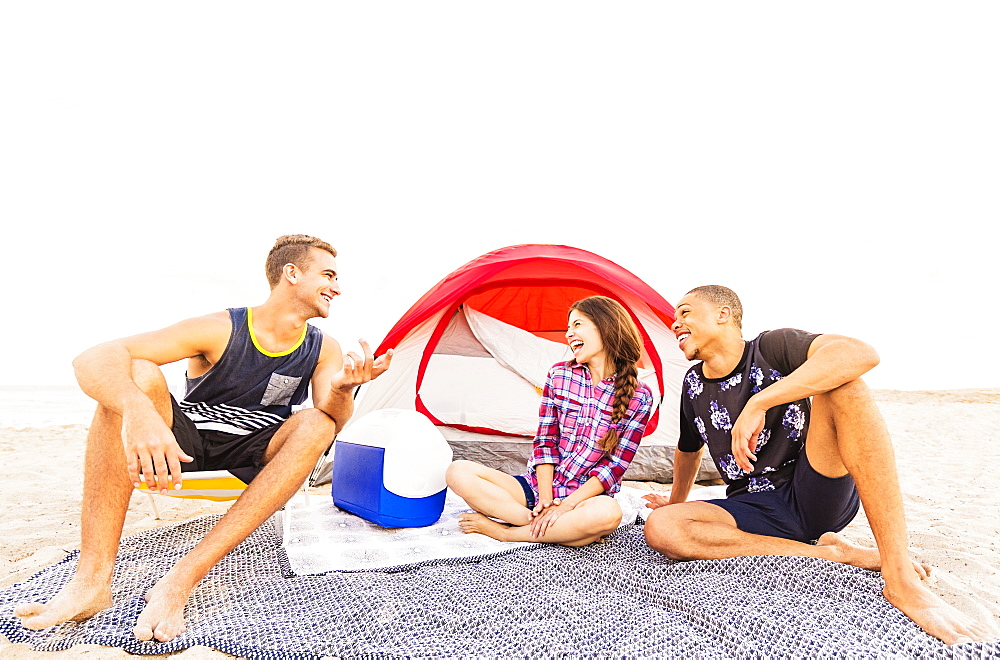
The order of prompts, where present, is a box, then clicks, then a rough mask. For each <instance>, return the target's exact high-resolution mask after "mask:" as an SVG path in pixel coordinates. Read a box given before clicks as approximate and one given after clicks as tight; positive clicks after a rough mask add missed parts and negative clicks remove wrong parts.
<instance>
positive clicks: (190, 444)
mask: <svg viewBox="0 0 1000 660" xmlns="http://www.w3.org/2000/svg"><path fill="white" fill-rule="evenodd" d="M170 403H171V405H172V407H173V410H174V424H173V428H172V429H171V430H172V431H173V432H174V438H176V439H177V444H179V445H180V446H181V449H183V450H184V453H186V454H187V455H188V456H191V457H193V458H194V461H193V462H191V463H181V472H194V471H196V470H229V471H230V472H232V473H233V475H234V476H235V477H237V478H238V479H240V480H242V481H244V482H245V483H250V482H251V481H253V478H254V477H256V476H257V474H258V473H259V472H260V471H261V470H263V469H264V462H263V461H264V452H265V451H267V445H268V444H269V443H270V442H271V438H272V437H273V436H274V433H275V431H277V430H278V429H279V428H281V424H275V425H274V426H269V427H267V428H266V429H261V430H259V431H254V432H253V433H248V434H247V435H236V434H234V433H223V432H221V431H199V430H198V428H197V427H196V426H195V425H194V422H192V421H191V420H190V419H189V418H188V416H187V415H185V414H184V411H183V410H181V407H180V406H179V405H177V401H176V400H175V399H174V397H173V396H171V397H170Z"/></svg>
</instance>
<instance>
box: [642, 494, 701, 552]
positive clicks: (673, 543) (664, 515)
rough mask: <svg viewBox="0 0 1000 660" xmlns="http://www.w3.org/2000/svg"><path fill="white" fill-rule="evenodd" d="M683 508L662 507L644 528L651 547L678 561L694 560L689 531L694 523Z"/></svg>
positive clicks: (647, 521)
mask: <svg viewBox="0 0 1000 660" xmlns="http://www.w3.org/2000/svg"><path fill="white" fill-rule="evenodd" d="M681 508H682V507H681V505H677V504H673V505H669V506H664V507H660V508H659V509H656V510H655V511H653V512H652V513H651V514H649V518H647V519H646V524H645V525H644V526H643V531H644V533H645V535H646V543H647V544H648V545H649V547H651V548H652V549H653V550H656V551H657V552H659V553H661V554H663V555H666V556H667V557H668V558H669V559H674V560H676V561H684V560H688V559H693V558H694V557H693V555H692V553H691V540H692V538H691V533H690V530H689V525H690V524H691V522H692V521H691V519H690V517H689V516H687V515H686V514H685V513H684V512H683V511H682V510H681Z"/></svg>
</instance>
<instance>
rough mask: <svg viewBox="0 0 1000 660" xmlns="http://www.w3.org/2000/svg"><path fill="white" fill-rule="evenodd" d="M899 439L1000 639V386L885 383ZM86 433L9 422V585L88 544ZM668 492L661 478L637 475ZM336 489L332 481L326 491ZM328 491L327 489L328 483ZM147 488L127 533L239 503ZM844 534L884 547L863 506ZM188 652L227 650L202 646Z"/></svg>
mask: <svg viewBox="0 0 1000 660" xmlns="http://www.w3.org/2000/svg"><path fill="white" fill-rule="evenodd" d="M875 394H876V399H877V401H878V405H879V407H880V409H881V410H882V412H883V414H884V415H885V418H886V422H887V424H888V426H889V430H890V432H891V433H892V436H893V443H894V447H895V450H896V462H897V465H898V466H899V472H900V484H901V487H902V490H903V497H904V502H905V506H906V521H907V526H908V528H909V534H910V547H911V549H912V551H913V555H914V557H916V558H917V559H919V560H921V561H924V562H926V563H929V564H930V565H931V566H933V567H934V569H935V573H934V576H933V578H932V588H933V589H934V590H935V591H936V592H937V593H938V594H940V595H941V596H942V597H943V598H944V599H945V600H946V601H947V602H949V603H951V604H952V605H954V606H955V607H956V608H958V609H959V610H961V611H963V612H965V613H967V614H969V615H971V616H973V617H976V618H977V619H979V620H981V621H984V622H987V625H990V626H991V627H992V628H993V629H994V631H995V633H996V634H998V635H1000V572H998V571H1000V484H997V483H995V482H994V481H993V479H992V477H990V476H989V471H988V466H990V465H993V466H997V465H1000V430H998V429H1000V390H961V391H951V392H900V391H887V390H878V391H876V392H875ZM85 437H86V429H85V428H84V427H82V426H61V427H49V428H43V429H0V501H3V503H4V506H3V507H2V509H0V529H2V530H3V534H2V536H0V588H6V587H8V586H10V585H13V584H16V583H18V582H21V581H23V580H26V579H28V578H29V577H31V576H32V575H33V574H34V573H36V572H37V571H39V570H40V569H42V568H44V567H46V566H49V565H51V564H53V563H55V562H57V561H59V560H61V559H62V558H63V557H65V556H66V554H67V553H68V552H70V551H71V550H73V549H75V548H77V547H78V545H79V506H80V494H81V481H82V479H81V470H82V466H83V446H84V440H85ZM629 485H631V486H634V487H638V488H648V489H655V490H663V489H664V488H667V487H668V486H665V485H662V484H642V483H638V482H632V483H630V484H629ZM326 489H327V490H328V489H329V486H327V487H326ZM318 490H319V491H320V492H321V491H322V490H323V489H322V488H320V489H318ZM147 499H148V496H146V495H143V494H138V493H137V494H134V495H133V496H132V502H131V504H130V506H129V512H128V516H127V518H126V521H125V530H124V533H125V535H131V534H135V533H138V532H141V531H143V530H146V529H149V528H151V527H157V526H161V525H165V524H170V523H173V522H177V521H182V520H187V519H189V518H192V517H194V516H199V515H203V514H209V513H218V512H222V511H225V510H226V509H227V508H228V506H229V504H228V503H218V502H203V501H197V500H177V499H166V498H160V500H159V502H160V513H161V516H162V518H161V519H160V520H156V519H154V518H153V515H152V507H151V506H150V504H149V502H148V501H147ZM844 533H845V535H846V536H847V537H848V538H850V539H851V540H853V541H855V542H857V543H860V544H862V545H867V546H874V540H873V538H872V534H871V529H870V528H869V526H868V523H867V520H866V519H865V517H864V514H863V513H862V514H859V516H858V518H857V519H856V520H855V521H854V522H852V523H851V524H850V525H849V526H848V527H847V529H846V530H844ZM0 656H3V657H5V658H57V657H73V658H78V657H85V658H125V657H133V656H129V655H128V654H126V653H125V652H124V651H121V650H118V649H113V648H106V647H100V646H92V645H79V646H76V647H74V648H73V649H71V650H69V651H62V652H36V651H31V650H29V649H28V648H27V647H26V646H24V645H21V644H17V645H12V644H10V643H8V642H7V641H6V640H5V639H3V638H2V637H0ZM171 657H178V658H185V659H186V660H191V659H200V658H227V657H232V656H230V655H229V654H226V653H222V652H219V651H214V650H211V649H207V648H204V647H194V648H191V649H188V650H186V651H183V652H180V653H175V654H172V656H171Z"/></svg>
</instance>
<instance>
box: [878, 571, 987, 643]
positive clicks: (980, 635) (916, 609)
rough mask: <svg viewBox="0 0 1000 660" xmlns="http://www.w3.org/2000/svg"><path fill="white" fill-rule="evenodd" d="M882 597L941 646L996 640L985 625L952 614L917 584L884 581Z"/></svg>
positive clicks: (949, 609) (940, 600) (953, 612)
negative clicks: (935, 638)
mask: <svg viewBox="0 0 1000 660" xmlns="http://www.w3.org/2000/svg"><path fill="white" fill-rule="evenodd" d="M882 593H883V595H884V596H885V599H886V600H887V601H889V602H890V603H891V604H892V605H893V606H895V607H896V608H897V609H898V610H899V611H901V612H902V613H903V614H905V615H906V616H908V617H910V619H912V620H913V622H914V623H916V624H917V625H918V626H920V627H921V628H923V630H924V632H926V633H927V634H928V635H933V636H934V637H937V638H938V639H940V640H941V641H942V642H944V643H945V644H962V643H964V642H984V641H988V640H992V639H996V637H995V635H994V634H992V633H991V632H990V630H989V629H988V628H987V627H986V626H985V625H983V624H981V623H979V622H978V621H976V620H975V619H973V618H971V617H969V616H967V615H965V614H963V613H961V612H959V611H958V610H956V609H955V608H954V607H952V606H951V605H949V604H948V603H946V602H945V601H944V600H943V599H942V598H941V597H940V596H938V595H937V594H935V593H934V592H932V591H931V590H930V589H928V588H927V587H926V586H925V585H924V584H923V583H921V582H920V581H919V580H905V579H904V580H900V581H899V584H893V585H890V583H889V581H888V580H886V585H885V589H884V590H883V591H882Z"/></svg>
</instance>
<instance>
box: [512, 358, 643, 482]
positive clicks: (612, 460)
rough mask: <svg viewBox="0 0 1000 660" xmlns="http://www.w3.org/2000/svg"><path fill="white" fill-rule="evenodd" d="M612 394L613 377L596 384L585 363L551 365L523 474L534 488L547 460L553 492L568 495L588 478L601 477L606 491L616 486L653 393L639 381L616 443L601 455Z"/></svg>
mask: <svg viewBox="0 0 1000 660" xmlns="http://www.w3.org/2000/svg"><path fill="white" fill-rule="evenodd" d="M614 399H615V379H614V377H613V376H612V377H610V378H605V379H604V380H602V381H601V382H600V383H598V384H596V385H595V384H594V381H593V380H592V379H591V377H590V370H589V369H587V367H585V366H583V365H580V364H567V363H564V362H560V363H559V364H556V365H554V366H553V367H552V368H551V369H549V375H548V379H547V380H546V382H545V389H544V390H543V391H542V403H541V406H540V407H539V411H538V433H537V434H536V435H535V446H534V451H533V453H532V457H531V460H530V461H528V475H527V479H528V482H529V483H530V484H531V487H532V489H533V490H534V491H535V493H537V492H538V480H537V479H536V478H535V467H536V466H538V465H544V464H547V463H551V464H553V465H555V470H554V474H553V477H552V495H553V497H558V498H563V497H566V496H567V495H569V494H570V493H572V492H573V491H574V490H576V489H577V488H579V487H580V486H582V485H583V484H584V483H585V482H586V481H587V480H588V479H590V478H591V477H596V478H597V479H599V480H600V482H601V484H603V486H604V491H605V493H607V494H608V495H614V494H615V493H617V492H618V491H619V489H620V488H621V482H622V476H623V475H624V474H625V470H627V469H628V466H629V464H630V463H631V462H632V459H633V458H634V457H635V452H636V450H637V449H638V448H639V441H640V440H641V439H642V434H643V431H644V430H645V429H646V422H648V421H649V416H650V412H651V411H652V407H653V393H652V392H651V391H650V389H649V386H647V385H646V384H645V383H643V382H642V381H639V386H638V387H637V388H636V390H635V394H634V395H633V396H632V400H631V401H629V404H628V411H627V412H626V413H625V417H624V418H622V420H621V421H619V422H618V426H617V430H618V437H619V442H618V447H616V448H615V450H614V451H613V452H611V454H610V455H605V453H604V452H603V451H602V450H601V448H600V441H601V438H603V437H604V434H605V433H607V431H608V428H610V426H611V413H612V406H613V404H614Z"/></svg>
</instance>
